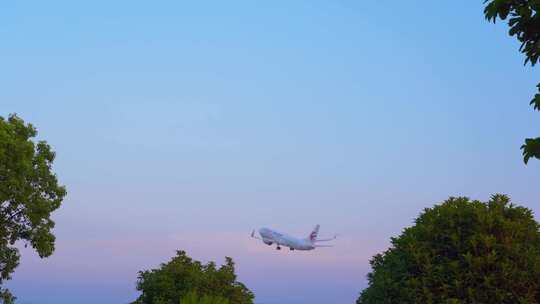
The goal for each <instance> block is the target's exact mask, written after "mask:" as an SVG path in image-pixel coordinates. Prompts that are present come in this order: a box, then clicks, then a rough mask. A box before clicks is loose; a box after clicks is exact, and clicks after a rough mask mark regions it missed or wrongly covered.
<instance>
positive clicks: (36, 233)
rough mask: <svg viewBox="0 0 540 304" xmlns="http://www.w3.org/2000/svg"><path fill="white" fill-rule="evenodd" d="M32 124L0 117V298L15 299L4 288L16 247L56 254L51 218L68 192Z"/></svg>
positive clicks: (43, 254) (13, 117)
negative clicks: (21, 245)
mask: <svg viewBox="0 0 540 304" xmlns="http://www.w3.org/2000/svg"><path fill="white" fill-rule="evenodd" d="M36 135H37V131H36V129H35V128H34V127H33V126H32V125H31V124H25V123H24V121H23V120H22V119H20V118H19V117H17V116H16V115H14V114H13V115H10V116H9V117H8V119H7V120H6V119H4V118H3V117H1V116H0V289H1V290H0V298H1V300H2V301H3V302H4V303H12V302H13V301H14V297H13V296H12V295H11V294H10V293H9V291H8V290H7V289H3V287H2V286H3V283H4V282H5V281H6V280H9V279H10V278H11V274H12V273H13V271H14V270H15V268H16V267H17V266H18V264H19V257H20V256H19V251H18V249H17V248H16V247H15V242H17V241H23V242H24V244H25V246H27V245H28V244H30V245H31V246H32V247H33V248H34V249H35V250H36V251H37V253H38V254H39V256H40V257H42V258H43V257H47V256H50V255H51V254H52V253H53V251H54V241H55V237H54V235H53V234H52V232H51V230H52V229H53V228H54V222H53V221H52V220H51V218H50V215H51V213H52V212H53V211H54V210H56V209H57V208H58V207H60V204H61V203H62V200H63V199H64V196H65V195H66V190H65V188H64V187H63V186H60V185H58V181H57V178H56V176H55V175H54V173H52V172H51V167H52V164H53V161H54V157H55V154H54V152H53V151H52V150H51V147H50V146H49V145H48V144H47V143H46V142H45V141H39V142H37V143H35V142H33V141H32V138H34V137H35V136H36Z"/></svg>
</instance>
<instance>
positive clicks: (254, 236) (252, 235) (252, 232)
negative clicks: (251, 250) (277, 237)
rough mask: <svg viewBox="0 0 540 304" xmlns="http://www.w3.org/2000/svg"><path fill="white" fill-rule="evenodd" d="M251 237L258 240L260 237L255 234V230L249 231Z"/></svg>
mask: <svg viewBox="0 0 540 304" xmlns="http://www.w3.org/2000/svg"><path fill="white" fill-rule="evenodd" d="M251 237H252V238H254V239H257V240H260V239H261V238H260V237H257V236H256V235H255V230H253V231H251Z"/></svg>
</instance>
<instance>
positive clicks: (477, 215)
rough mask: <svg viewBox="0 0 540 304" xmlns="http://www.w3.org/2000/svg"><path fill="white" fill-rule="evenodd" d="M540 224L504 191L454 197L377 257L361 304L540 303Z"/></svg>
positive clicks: (428, 211)
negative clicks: (488, 195) (484, 199)
mask: <svg viewBox="0 0 540 304" xmlns="http://www.w3.org/2000/svg"><path fill="white" fill-rule="evenodd" d="M539 229H540V225H539V224H538V223H537V222H536V221H535V220H534V218H533V215H532V212H531V211H530V210H529V209H527V208H524V207H519V206H515V205H513V204H511V203H510V200H509V198H508V197H506V196H504V195H494V196H493V197H492V198H491V199H490V200H489V201H488V202H485V203H483V202H480V201H470V200H469V199H468V198H464V197H460V198H450V199H448V200H447V201H445V202H444V203H442V204H441V205H438V206H435V207H433V208H430V209H425V211H424V212H423V213H422V214H421V215H420V216H419V217H418V218H417V219H416V221H415V225H414V226H412V227H410V228H407V229H405V230H404V231H403V233H402V234H401V235H400V236H399V237H397V238H392V241H391V243H392V246H391V247H390V249H388V250H387V251H385V252H384V253H382V254H377V255H375V256H374V257H373V259H372V260H371V261H370V263H371V267H372V272H371V273H370V274H368V282H369V285H368V287H367V288H366V289H365V290H364V291H363V292H362V293H361V295H360V297H359V299H358V300H357V304H379V303H405V304H407V303H446V304H454V303H455V304H457V303H502V304H514V303H540V231H539Z"/></svg>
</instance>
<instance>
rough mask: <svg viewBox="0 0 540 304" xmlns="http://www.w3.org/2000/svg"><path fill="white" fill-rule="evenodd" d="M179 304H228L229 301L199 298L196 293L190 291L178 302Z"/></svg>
mask: <svg viewBox="0 0 540 304" xmlns="http://www.w3.org/2000/svg"><path fill="white" fill-rule="evenodd" d="M180 304H229V300H227V299H225V298H222V297H219V296H209V295H204V296H202V297H201V296H199V295H198V294H197V292H195V291H190V292H188V293H187V294H186V295H185V296H183V297H182V299H181V300H180Z"/></svg>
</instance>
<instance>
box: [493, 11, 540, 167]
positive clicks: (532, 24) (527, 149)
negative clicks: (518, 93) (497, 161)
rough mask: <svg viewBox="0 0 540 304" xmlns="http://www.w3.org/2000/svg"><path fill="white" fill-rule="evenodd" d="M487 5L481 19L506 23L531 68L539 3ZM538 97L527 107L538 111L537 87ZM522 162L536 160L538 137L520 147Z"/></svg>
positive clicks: (537, 48) (539, 42) (537, 52)
mask: <svg viewBox="0 0 540 304" xmlns="http://www.w3.org/2000/svg"><path fill="white" fill-rule="evenodd" d="M484 3H487V5H486V7H485V9H484V15H485V17H486V19H487V20H488V21H493V23H495V21H496V20H497V18H499V19H501V20H506V18H508V17H510V19H509V20H508V26H509V27H510V30H509V31H508V34H509V35H510V36H516V38H517V39H518V41H519V42H521V47H520V48H519V50H520V51H521V52H522V53H523V54H524V55H525V62H524V64H525V65H526V64H527V63H530V64H531V66H534V65H535V64H536V63H537V62H538V59H539V58H540V15H539V14H538V12H539V11H540V1H538V0H485V1H484ZM537 88H538V93H537V94H536V95H535V96H534V98H533V99H532V100H531V102H530V104H531V106H532V107H533V108H534V109H535V110H537V111H540V84H538V85H537ZM521 149H522V150H523V161H524V162H525V164H526V163H527V162H528V161H529V159H530V158H532V157H534V158H538V159H540V137H537V138H527V139H525V144H523V145H522V146H521Z"/></svg>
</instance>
